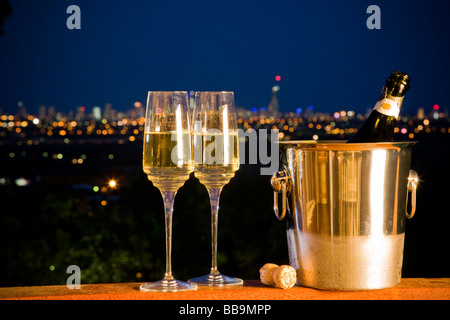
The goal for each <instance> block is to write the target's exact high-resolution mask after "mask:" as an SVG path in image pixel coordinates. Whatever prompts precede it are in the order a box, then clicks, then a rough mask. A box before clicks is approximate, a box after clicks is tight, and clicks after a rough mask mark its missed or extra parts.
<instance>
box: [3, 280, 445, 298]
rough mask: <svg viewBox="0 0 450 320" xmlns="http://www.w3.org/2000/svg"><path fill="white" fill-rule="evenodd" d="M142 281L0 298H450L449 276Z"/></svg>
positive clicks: (12, 290)
mask: <svg viewBox="0 0 450 320" xmlns="http://www.w3.org/2000/svg"><path fill="white" fill-rule="evenodd" d="M140 285H141V283H109V284H84V285H83V284H82V285H81V288H80V289H72V290H71V289H68V288H67V286H65V285H56V286H33V287H3V288H0V299H1V300H450V278H405V279H402V281H401V283H400V284H399V285H397V286H396V287H394V288H389V289H379V290H368V291H326V290H316V289H311V288H304V287H300V286H295V287H293V288H291V289H286V290H282V289H278V288H274V287H269V286H265V285H263V284H261V282H260V281H259V280H246V281H244V285H243V286H234V287H222V288H209V287H199V288H198V289H197V290H196V291H184V292H140V291H139V286H140Z"/></svg>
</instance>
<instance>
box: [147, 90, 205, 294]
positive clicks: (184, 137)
mask: <svg viewBox="0 0 450 320" xmlns="http://www.w3.org/2000/svg"><path fill="white" fill-rule="evenodd" d="M189 123H190V114H189V105H188V95H187V92H185V91H173V92H172V91H150V92H149V93H148V99H147V111H146V116H145V133H144V152H143V154H144V155H143V169H144V172H145V173H146V174H147V176H148V179H149V180H151V181H152V182H153V185H154V186H155V187H157V188H158V189H159V190H160V192H161V194H162V197H163V199H164V210H165V236H166V272H165V275H164V278H163V279H162V280H159V281H156V282H151V283H146V284H143V285H141V286H140V289H141V291H164V292H166V291H169V292H174V291H185V290H195V289H196V288H197V285H195V284H192V283H187V282H183V281H179V280H176V279H175V278H174V277H173V275H172V212H173V203H174V198H175V194H176V192H177V191H178V189H179V188H180V187H181V186H182V185H183V184H184V182H185V181H186V180H187V179H189V174H190V173H191V172H192V171H193V162H192V156H191V134H190V125H189Z"/></svg>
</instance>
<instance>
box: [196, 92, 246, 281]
mask: <svg viewBox="0 0 450 320" xmlns="http://www.w3.org/2000/svg"><path fill="white" fill-rule="evenodd" d="M192 128H193V129H192V131H193V137H192V139H193V149H194V150H193V151H194V174H195V176H196V177H197V178H198V179H199V181H200V182H201V183H202V184H203V185H204V186H205V187H206V188H207V190H208V193H209V199H210V203H211V247H212V259H211V260H212V262H211V270H210V273H209V274H207V275H204V276H201V277H198V278H193V279H190V280H189V281H188V282H189V283H196V284H198V285H200V286H225V285H241V284H242V283H243V281H242V279H239V278H235V277H230V276H225V275H223V274H221V273H220V272H219V270H218V268H217V229H218V212H219V197H220V192H221V190H222V188H223V187H224V186H225V185H226V184H228V182H229V181H230V179H231V178H233V177H234V174H235V172H236V171H237V170H238V169H239V145H238V131H237V119H236V113H235V110H234V93H233V92H224V91H221V92H196V93H195V105H194V111H193V117H192Z"/></svg>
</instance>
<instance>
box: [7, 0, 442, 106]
mask: <svg viewBox="0 0 450 320" xmlns="http://www.w3.org/2000/svg"><path fill="white" fill-rule="evenodd" d="M9 3H10V5H11V7H12V11H11V13H10V14H9V16H8V17H7V18H6V19H5V20H4V21H3V33H4V34H3V35H1V36H0V48H1V50H0V70H2V72H1V74H0V108H1V109H2V110H3V112H4V113H11V114H14V113H15V112H16V110H17V103H18V102H19V101H21V102H22V103H23V104H24V105H25V106H27V109H28V110H29V111H30V112H37V111H38V108H39V106H40V105H46V106H50V105H53V106H55V107H56V108H57V109H59V110H62V111H64V112H68V110H75V109H76V108H77V107H78V106H85V107H86V108H88V109H90V108H92V107H93V106H104V105H105V104H106V103H111V104H112V105H113V106H114V108H116V109H117V110H119V111H121V112H126V110H127V109H128V108H131V107H132V106H133V103H134V102H135V101H141V102H145V101H146V95H147V92H148V91H149V90H187V91H188V90H229V91H234V92H235V99H236V105H237V106H238V107H243V108H248V109H253V108H258V109H259V108H262V107H268V104H269V102H270V99H271V92H270V89H271V88H272V87H273V86H274V85H275V84H276V83H279V85H280V87H281V89H280V91H279V93H278V99H279V108H280V111H282V112H289V111H295V110H296V109H297V108H306V107H308V106H310V105H313V106H314V109H315V110H316V111H317V112H334V111H336V110H355V111H356V112H360V113H364V112H365V111H366V109H367V108H372V107H373V105H374V104H375V102H376V100H377V99H378V95H379V93H380V91H381V88H382V86H383V83H384V80H385V79H386V78H387V76H388V75H389V73H390V72H391V71H393V70H396V69H400V70H403V71H405V72H407V73H408V74H410V75H411V78H412V82H411V89H410V91H409V92H408V93H407V96H406V98H405V101H404V104H403V106H402V113H405V114H416V113H417V109H418V108H425V109H427V108H431V107H432V106H434V105H435V104H438V105H439V106H441V108H449V106H450V97H449V96H448V94H447V93H446V90H445V88H447V87H448V85H449V79H448V77H447V75H446V73H447V72H448V70H450V61H449V59H448V57H447V56H448V51H449V43H448V41H446V39H448V38H449V36H450V21H449V20H448V19H447V16H446V15H447V12H449V10H450V3H447V2H442V1H441V2H439V1H429V2H427V5H426V6H424V5H423V4H422V3H421V2H420V1H409V2H408V4H407V5H405V4H404V3H402V2H400V1H389V2H388V1H376V3H372V2H369V1H357V2H356V1H345V2H339V3H333V2H327V1H317V2H314V3H308V4H303V3H300V2H298V3H297V2H289V1H280V2H277V3H276V4H275V3H272V2H269V1H258V2H254V1H231V2H227V3H226V5H225V4H223V3H220V2H214V3H211V2H204V1H190V2H186V3H184V2H181V3H178V2H174V1H168V2H164V3H159V2H158V3H156V2H150V3H141V2H137V1H129V2H126V3H125V2H124V1H111V2H108V5H105V3H102V2H95V3H93V2H88V1H84V0H79V1H76V2H74V3H72V2H69V1H55V0H44V1H40V2H38V3H34V2H31V3H23V2H19V1H13V0H9ZM72 4H75V5H77V6H79V8H80V10H81V23H80V27H81V29H72V30H71V29H69V28H68V27H67V20H68V19H69V17H70V16H71V15H70V13H69V14H68V13H67V12H66V10H67V8H68V7H69V6H70V5H72ZM373 4H375V5H377V6H379V8H380V12H381V23H380V26H381V29H369V28H368V27H367V23H368V19H369V17H370V16H371V14H370V13H367V9H368V7H369V6H370V5H373ZM276 76H279V77H280V78H281V79H280V81H279V82H277V81H276V79H275V77H276Z"/></svg>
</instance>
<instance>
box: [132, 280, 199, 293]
mask: <svg viewBox="0 0 450 320" xmlns="http://www.w3.org/2000/svg"><path fill="white" fill-rule="evenodd" d="M139 289H140V290H141V291H157V292H177V291H188V290H196V289H197V285H196V284H195V283H187V282H184V281H180V280H175V279H171V280H166V279H163V280H159V281H155V282H149V283H145V284H143V285H141V286H140V287H139Z"/></svg>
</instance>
